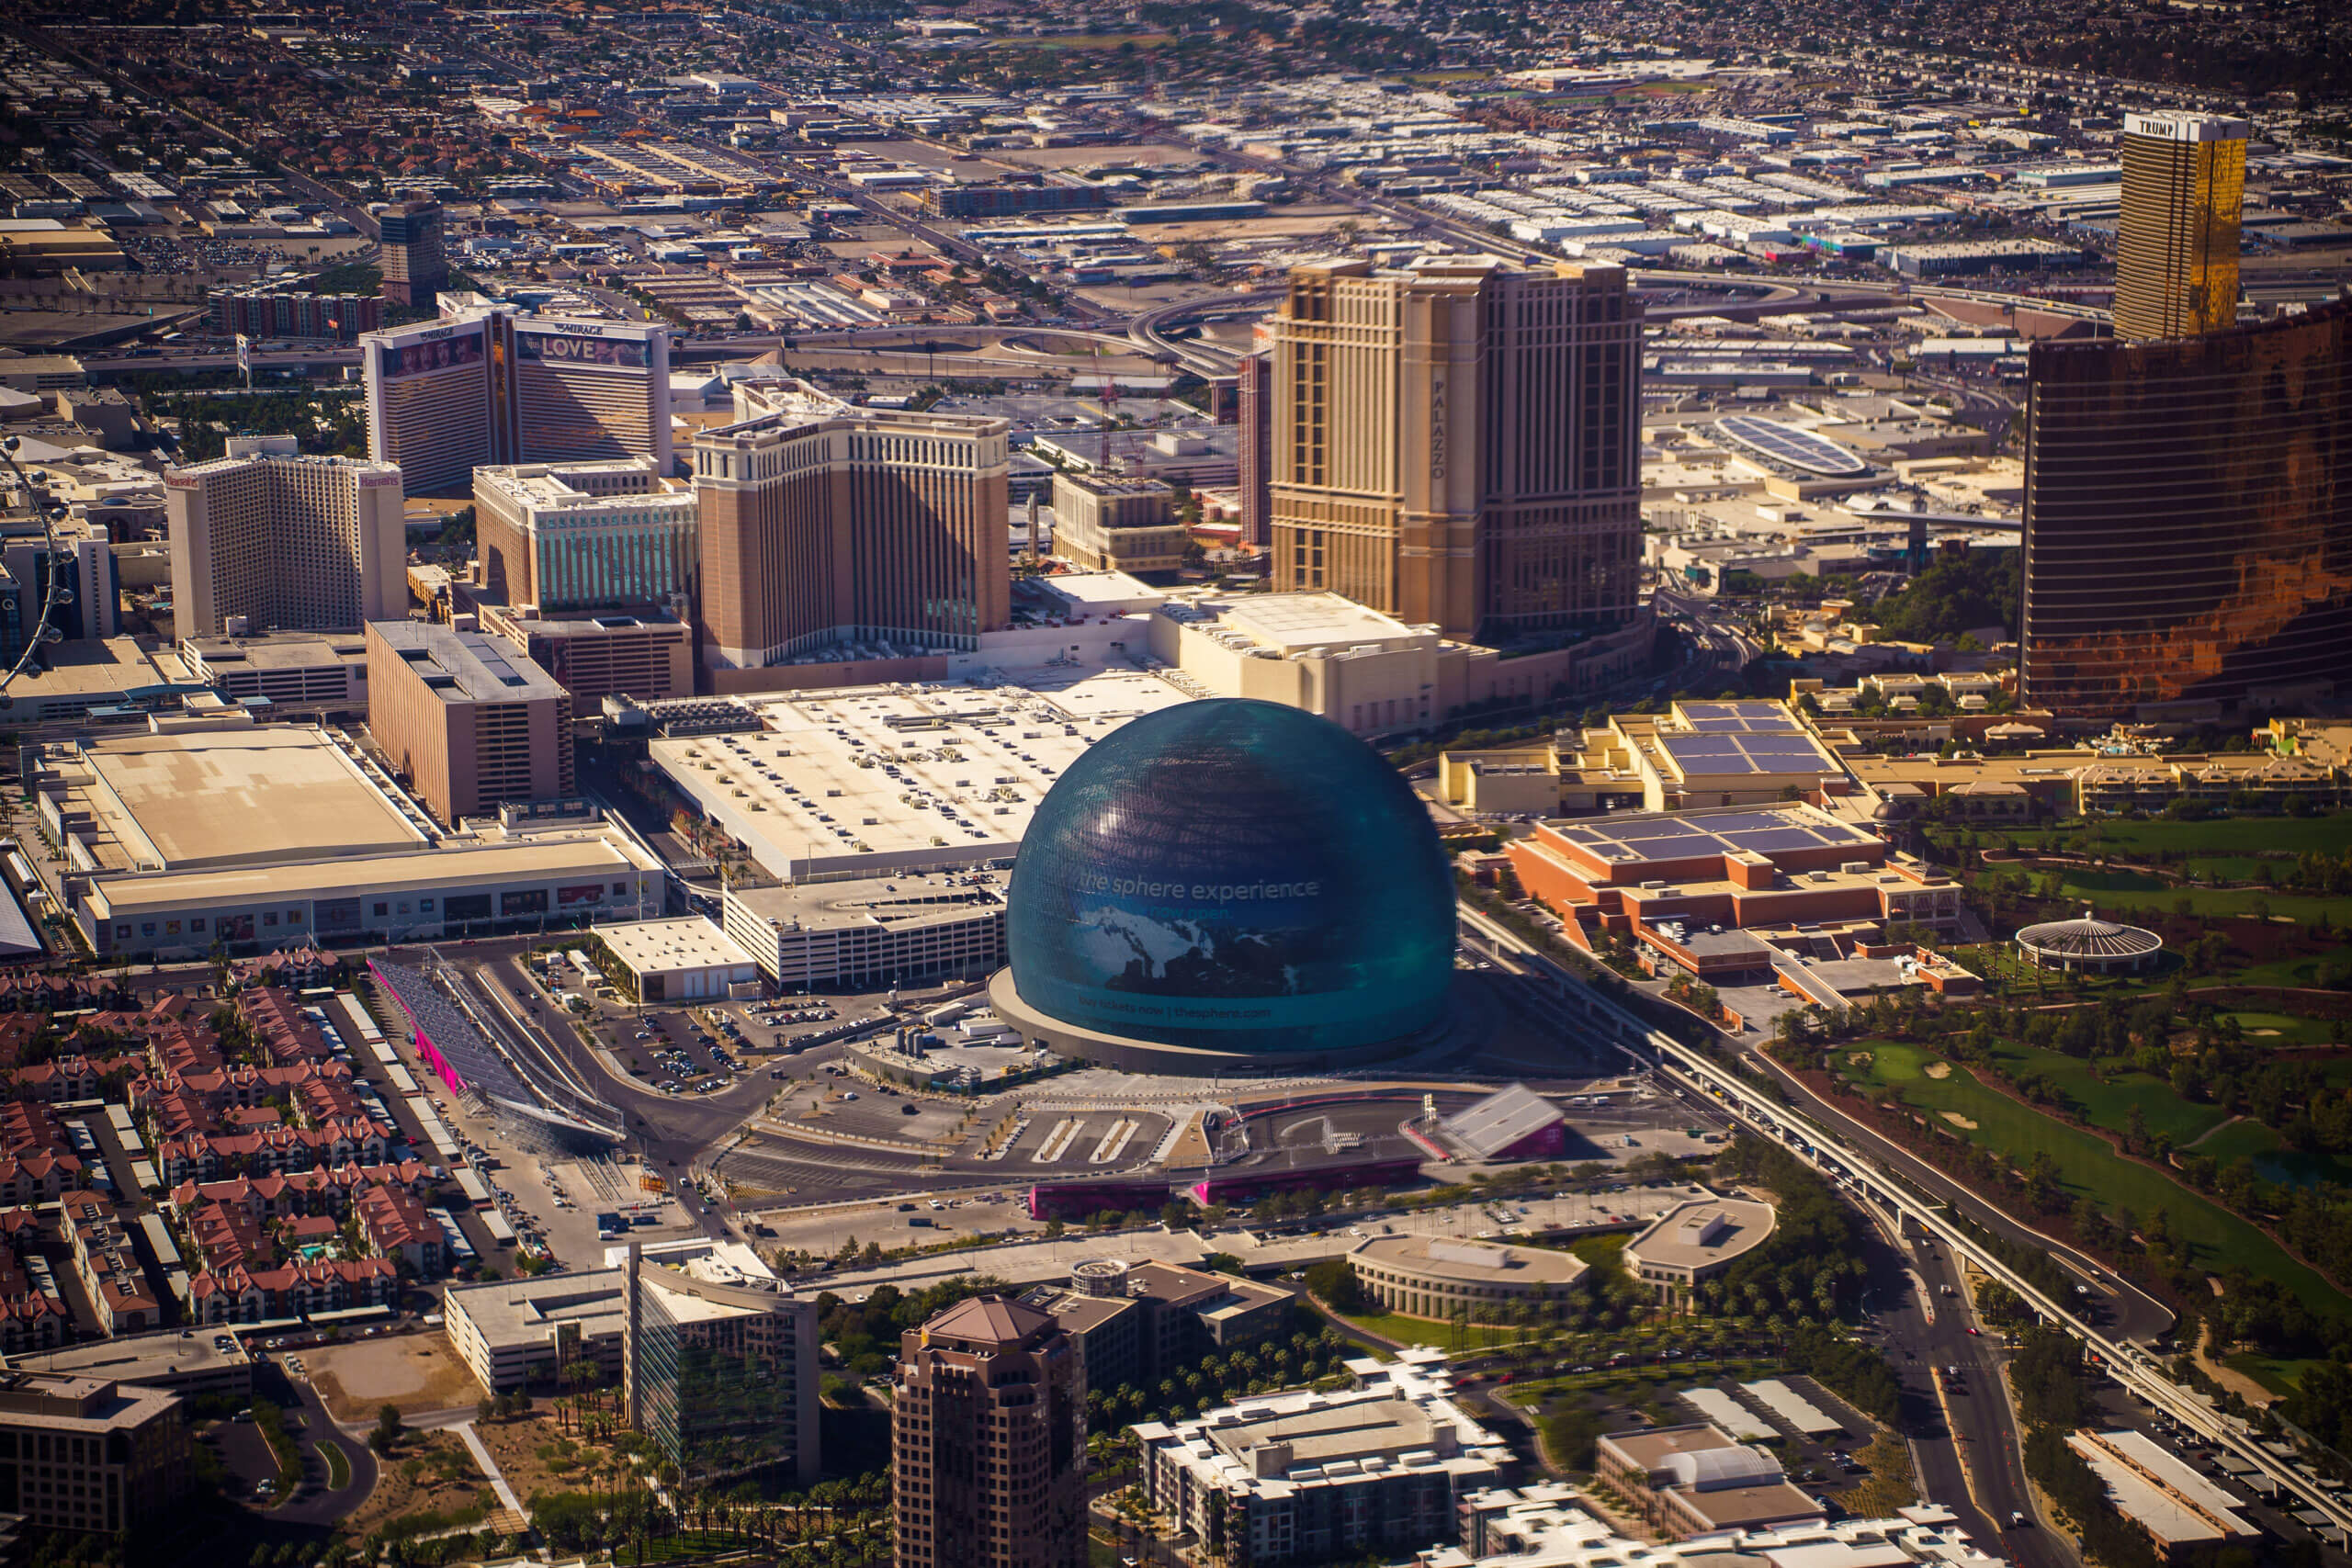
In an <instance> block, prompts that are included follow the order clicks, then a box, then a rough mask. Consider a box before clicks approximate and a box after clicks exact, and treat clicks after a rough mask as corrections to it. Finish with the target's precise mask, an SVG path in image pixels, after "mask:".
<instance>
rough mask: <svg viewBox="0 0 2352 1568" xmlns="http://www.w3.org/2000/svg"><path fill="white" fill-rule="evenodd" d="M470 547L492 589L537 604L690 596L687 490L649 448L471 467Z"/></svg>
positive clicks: (692, 553) (595, 604) (679, 603)
mask: <svg viewBox="0 0 2352 1568" xmlns="http://www.w3.org/2000/svg"><path fill="white" fill-rule="evenodd" d="M474 518H475V523H474V528H475V539H476V541H477V546H476V553H477V554H478V555H479V556H480V558H481V577H482V584H483V586H484V587H486V588H487V589H489V591H490V592H491V594H492V597H494V598H497V599H500V600H503V602H504V603H506V604H512V605H524V604H532V605H537V607H538V608H539V609H540V610H542V611H545V612H561V611H567V610H596V609H605V608H608V607H612V606H616V605H623V604H662V605H666V606H669V607H670V608H672V609H674V610H679V611H683V610H684V607H685V606H686V604H688V603H689V602H690V601H691V600H692V598H693V595H694V582H695V566H696V550H695V496H694V491H693V489H692V488H691V487H690V486H688V485H686V484H684V483H682V482H680V481H678V480H674V479H665V478H663V477H662V467H661V466H660V465H658V464H657V463H655V461H654V460H653V459H652V458H651V457H620V458H612V459H608V460H605V461H602V462H582V463H529V464H500V465H486V466H484V467H481V468H476V469H475V470H474Z"/></svg>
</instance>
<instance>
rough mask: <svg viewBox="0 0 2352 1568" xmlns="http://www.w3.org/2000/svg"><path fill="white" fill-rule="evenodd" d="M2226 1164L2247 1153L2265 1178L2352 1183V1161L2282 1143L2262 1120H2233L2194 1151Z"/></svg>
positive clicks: (2298, 1183) (2302, 1182)
mask: <svg viewBox="0 0 2352 1568" xmlns="http://www.w3.org/2000/svg"><path fill="white" fill-rule="evenodd" d="M2195 1152H2196V1153H2198V1154H2200V1155H2209V1156H2211V1157H2212V1158H2214V1159H2215V1160H2218V1161H2219V1162H2221V1163H2222V1164H2223V1165H2227V1164H2229V1163H2230V1161H2232V1160H2233V1159H2237V1158H2239V1157H2240V1156H2244V1157H2245V1158H2246V1159H2250V1160H2252V1161H2253V1162H2254V1173H2255V1175H2256V1176H2258V1177H2260V1178H2261V1179H2263V1180H2265V1181H2279V1182H2287V1183H2290V1184H2292V1185H2294V1186H2298V1187H2302V1186H2308V1185H2310V1184H2311V1183H2312V1182H2315V1181H2334V1182H2338V1183H2344V1184H2352V1164H2347V1163H2346V1161H2344V1160H2342V1159H2340V1158H2338V1157H2337V1156H2334V1155H2328V1154H2313V1153H2310V1152H2307V1151H2305V1150H2301V1149H2290V1148H2287V1147H2285V1146H2283V1145H2281V1144H2280V1142H2279V1140H2278V1134H2276V1133H2274V1132H2272V1131H2271V1130H2270V1129H2269V1128H2267V1127H2266V1126H2264V1125H2263V1124H2262V1123H2261V1122H2255V1121H2250V1120H2249V1121H2243V1122H2232V1123H2231V1124H2230V1125H2229V1126H2226V1127H2224V1128H2222V1130H2221V1131H2220V1132H2218V1133H2215V1134H2213V1135H2212V1136H2211V1137H2210V1138H2207V1139H2206V1140H2205V1141H2204V1142H2202V1143H2200V1144H2199V1145H2197V1148H2196V1150H2195Z"/></svg>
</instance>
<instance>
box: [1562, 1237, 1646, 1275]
mask: <svg viewBox="0 0 2352 1568" xmlns="http://www.w3.org/2000/svg"><path fill="white" fill-rule="evenodd" d="M1633 1239H1634V1237H1633V1235H1632V1234H1631V1233H1629V1232H1626V1231H1611V1232H1608V1233H1607V1234H1606V1235H1580V1236H1578V1237H1577V1239H1576V1240H1574V1241H1572V1242H1570V1243H1568V1251H1569V1252H1570V1254H1572V1255H1573V1256H1575V1257H1577V1258H1583V1259H1584V1260H1585V1261H1586V1262H1587V1263H1589V1264H1591V1265H1592V1266H1593V1267H1594V1268H1596V1269H1610V1268H1616V1269H1622V1268H1623V1267H1624V1266H1625V1265H1624V1257H1625V1244H1626V1243H1627V1242H1629V1241H1631V1240H1633Z"/></svg>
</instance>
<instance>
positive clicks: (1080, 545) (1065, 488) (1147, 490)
mask: <svg viewBox="0 0 2352 1568" xmlns="http://www.w3.org/2000/svg"><path fill="white" fill-rule="evenodd" d="M1175 503H1176V492H1175V491H1173V490H1171V489H1170V488H1169V487H1168V486H1167V485H1165V484H1162V483H1161V482H1160V481H1159V480H1158V479H1125V478H1122V477H1120V476H1119V475H1116V474H1100V473H1097V474H1072V473H1057V474H1056V475H1055V476H1054V554H1056V555H1057V556H1059V557H1060V558H1062V559H1064V560H1066V561H1069V563H1071V564H1072V565H1073V566H1076V567H1078V568H1079V569H1080V570H1084V571H1174V570H1176V569H1177V568H1178V567H1181V566H1182V565H1183V564H1184V529H1183V525H1182V524H1180V523H1178V522H1177V521H1176V505H1175Z"/></svg>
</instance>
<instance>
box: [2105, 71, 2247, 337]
mask: <svg viewBox="0 0 2352 1568" xmlns="http://www.w3.org/2000/svg"><path fill="white" fill-rule="evenodd" d="M2251 129H2252V128H2251V127H2250V126H2249V125H2248V124H2247V123H2246V122H2245V120H2242V119H2229V118H2222V117H2221V116H2217V115H2201V114H2187V113H2182V112H2179V111H2177V110H2166V111H2165V112H2162V113H2155V114H2133V115H2127V116H2125V117H2124V120H2123V213H2122V219H2121V221H2120V226H2119V228H2118V230H2117V248H2116V261H2115V332H2116V335H2117V336H2118V337H2127V338H2167V337H2195V336H2197V335H2198V334H2199V333H2210V332H2216V331H2219V330H2220V329H2221V328H2222V327H2226V326H2229V325H2231V324H2232V323H2233V322H2234V321H2236V320H2237V314H2238V210H2239V208H2240V207H2241V206H2242V205H2243V204H2244V202H2245V142H2246V136H2247V134H2248V133H2249V131H2250V130H2251Z"/></svg>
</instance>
